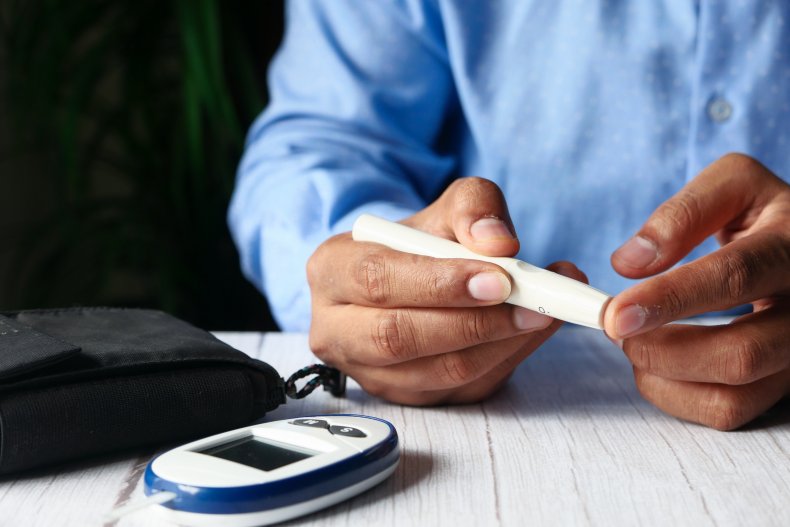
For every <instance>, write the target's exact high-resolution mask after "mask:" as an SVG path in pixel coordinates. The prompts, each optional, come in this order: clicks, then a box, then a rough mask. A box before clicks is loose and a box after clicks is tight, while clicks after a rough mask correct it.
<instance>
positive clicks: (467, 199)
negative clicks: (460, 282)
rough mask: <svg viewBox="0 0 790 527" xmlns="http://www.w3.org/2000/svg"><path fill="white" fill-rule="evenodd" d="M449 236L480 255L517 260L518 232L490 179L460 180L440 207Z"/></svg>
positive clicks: (449, 189) (444, 195)
mask: <svg viewBox="0 0 790 527" xmlns="http://www.w3.org/2000/svg"><path fill="white" fill-rule="evenodd" d="M437 205H439V208H440V214H441V216H442V217H443V220H444V224H445V228H446V229H447V231H448V232H447V234H450V235H451V236H452V237H453V238H455V239H456V240H458V242H459V243H461V244H462V245H464V246H465V247H467V248H469V249H471V250H472V251H474V252H476V253H478V254H484V255H486V256H515V255H516V253H518V250H519V242H518V238H517V237H516V234H515V232H516V230H515V229H514V228H513V222H512V221H511V220H510V213H509V212H508V210H507V203H506V202H505V196H504V195H503V194H502V191H501V190H500V189H499V187H498V186H497V185H496V183H494V182H492V181H489V180H487V179H482V178H477V177H467V178H462V179H458V180H456V181H455V182H453V184H452V185H450V187H449V188H448V189H447V191H445V193H444V194H443V195H442V197H441V198H440V199H439V202H438V203H437Z"/></svg>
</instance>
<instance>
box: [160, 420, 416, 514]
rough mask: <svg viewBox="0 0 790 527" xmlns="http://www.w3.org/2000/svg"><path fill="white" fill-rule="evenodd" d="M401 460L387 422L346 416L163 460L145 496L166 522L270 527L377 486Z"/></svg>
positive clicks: (228, 440)
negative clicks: (263, 526) (155, 502)
mask: <svg viewBox="0 0 790 527" xmlns="http://www.w3.org/2000/svg"><path fill="white" fill-rule="evenodd" d="M399 456H400V450H399V447H398V435H397V432H396V431H395V428H394V427H393V426H392V424H390V423H389V422H387V421H385V420H383V419H378V418H375V417H369V416H364V415H345V414H338V415H322V416H314V417H302V418H299V419H289V420H283V421H274V422H270V423H263V424H259V425H254V426H249V427H246V428H241V429H239V430H234V431H231V432H225V433H222V434H218V435H215V436H212V437H208V438H206V439H201V440H199V441H194V442H192V443H189V444H186V445H183V446H180V447H178V448H174V449H173V450H170V451H168V452H166V453H164V454H162V455H161V456H159V457H157V458H155V459H154V460H153V461H151V463H149V464H148V468H147V469H146V471H145V493H146V495H148V496H149V499H153V500H155V501H158V502H159V503H158V504H157V505H156V507H155V508H156V509H158V511H159V512H160V513H161V514H162V515H163V516H164V518H165V519H167V520H169V521H172V522H175V523H179V524H182V525H193V526H204V525H205V526H207V525H223V526H231V527H246V526H254V525H268V524H271V523H277V522H281V521H285V520H288V519H291V518H294V517H297V516H301V515H303V514H307V513H310V512H313V511H316V510H318V509H322V508H324V507H328V506H330V505H333V504H335V503H338V502H340V501H343V500H345V499H347V498H350V497H351V496H354V495H356V494H359V493H361V492H363V491H364V490H367V489H369V488H370V487H373V486H375V485H376V484H378V483H380V482H381V481H383V480H384V479H386V478H387V477H388V476H389V475H390V474H392V472H393V471H394V470H395V467H396V466H397V464H398V459H399ZM157 498H159V499H157Z"/></svg>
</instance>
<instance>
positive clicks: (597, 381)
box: [0, 327, 790, 527]
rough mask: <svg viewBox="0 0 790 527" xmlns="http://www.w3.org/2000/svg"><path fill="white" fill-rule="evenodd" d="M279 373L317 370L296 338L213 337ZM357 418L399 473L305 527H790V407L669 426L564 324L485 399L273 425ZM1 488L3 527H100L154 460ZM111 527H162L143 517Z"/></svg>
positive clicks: (288, 411) (622, 367)
mask: <svg viewBox="0 0 790 527" xmlns="http://www.w3.org/2000/svg"><path fill="white" fill-rule="evenodd" d="M219 336H220V338H222V339H224V340H226V341H227V342H229V343H231V344H232V345H234V346H236V347H237V348H239V349H241V350H243V351H246V352H247V353H249V354H251V355H253V356H256V357H259V358H263V359H265V360H266V361H267V362H269V363H270V364H272V365H273V366H275V367H276V368H277V369H278V371H279V372H280V373H281V374H282V375H284V376H287V375H290V373H292V372H293V371H295V370H297V369H298V368H299V367H301V366H303V365H306V364H309V363H311V362H312V361H314V359H313V358H312V355H311V354H310V352H309V350H308V348H307V338H306V337H305V336H304V335H287V334H266V335H258V334H231V333H225V334H220V335H219ZM342 412H352V413H363V414H370V415H375V416H380V417H383V418H385V419H388V420H389V421H391V422H392V423H393V424H394V425H395V427H396V428H397V429H398V431H399V434H400V437H401V446H402V455H401V463H400V466H399V467H398V469H397V471H396V472H395V474H394V475H393V476H392V477H391V478H390V479H389V480H387V481H385V482H384V483H383V484H381V485H380V486H378V487H376V488H375V489H373V490H371V491H369V492H368V493H366V494H363V495H361V496H358V497H356V498H354V499H352V500H350V501H348V502H345V503H342V504H340V505H337V506H335V507H333V508H330V509H327V510H325V511H322V512H319V513H316V514H314V515H312V516H308V517H306V518H303V519H301V520H297V521H295V522H293V523H294V524H299V525H321V526H326V525H349V526H359V525H369V524H375V525H376V527H384V526H389V525H392V526H395V525H397V526H409V525H452V526H455V527H457V526H462V525H476V526H489V525H519V526H521V525H606V526H609V525H693V526H706V525H711V526H725V525H776V526H788V525H790V404H789V403H787V402H785V403H782V404H781V405H780V406H779V407H777V408H775V409H774V410H772V412H770V413H769V414H768V415H766V416H764V417H763V418H761V419H760V420H758V422H756V423H754V424H753V425H751V426H749V427H748V428H747V429H745V430H741V431H737V432H729V433H725V432H717V431H714V430H709V429H706V428H703V427H701V426H696V425H693V424H689V423H684V422H681V421H677V420H675V419H673V418H671V417H668V416H665V415H663V414H662V413H661V412H659V411H658V410H655V409H654V408H653V407H651V406H650V405H649V404H647V403H646V402H644V401H643V400H642V399H641V398H640V396H639V394H638V393H637V392H636V390H635V388H634V383H633V380H632V377H631V369H630V367H629V365H628V363H627V361H626V360H625V359H624V357H623V356H622V353H621V352H620V351H619V350H618V349H616V348H615V347H614V346H613V345H612V344H611V343H610V342H609V341H608V340H606V338H605V337H604V336H603V335H602V334H601V333H599V332H595V331H593V330H587V329H583V328H578V327H566V328H564V329H562V330H561V331H560V333H559V334H558V335H556V336H555V337H554V338H553V339H552V340H551V341H550V342H549V343H548V344H547V345H545V346H544V347H543V348H541V349H540V350H539V351H538V352H537V353H536V354H535V355H533V356H532V357H531V358H530V359H529V360H527V361H526V362H525V363H524V364H522V365H521V367H520V368H519V369H518V370H517V372H516V374H515V375H514V377H513V378H512V379H511V381H510V383H509V384H508V386H507V387H506V388H505V389H504V390H503V391H501V392H500V393H499V394H498V395H496V396H494V397H493V398H492V399H490V400H488V401H487V402H485V403H484V404H476V405H469V406H460V407H459V406H456V407H443V408H409V407H402V406H397V405H392V404H388V403H385V402H382V401H379V400H376V399H373V398H371V397H369V396H368V395H366V394H365V393H363V392H362V391H361V390H360V389H359V388H358V386H357V385H356V384H354V383H353V382H350V383H349V389H348V394H347V396H346V397H345V398H342V399H335V398H333V397H332V396H331V395H329V394H328V393H326V392H323V391H320V390H319V391H317V392H315V393H314V394H313V395H311V396H310V397H308V398H307V399H305V400H302V401H290V402H289V403H288V404H287V405H285V406H283V407H281V408H279V409H277V410H276V411H274V412H272V413H270V414H269V417H270V418H271V419H284V418H291V417H296V416H299V415H303V414H315V413H342ZM153 454H154V452H152V451H150V452H144V453H142V454H139V453H138V454H137V455H135V456H117V457H114V458H109V459H108V458H103V459H101V460H95V461H92V462H86V463H80V464H77V465H70V466H68V467H67V468H65V469H59V470H57V471H52V472H49V473H43V474H37V475H35V476H26V477H20V478H18V479H4V480H0V525H3V526H14V527H16V526H46V527H55V526H75V527H77V526H79V527H90V526H98V525H102V515H103V514H104V513H105V512H107V511H108V510H110V509H112V508H113V507H115V506H118V505H122V504H125V503H128V502H130V501H134V500H138V499H140V498H141V497H142V482H141V476H142V472H143V470H144V468H145V464H146V463H147V462H148V460H149V458H150V457H151V455H153ZM117 525H118V527H133V526H148V525H161V524H160V523H159V522H158V521H157V520H156V518H155V516H153V515H152V514H151V513H150V512H148V511H143V512H139V513H136V514H134V515H131V516H127V517H126V518H123V519H122V520H120V521H119V522H117Z"/></svg>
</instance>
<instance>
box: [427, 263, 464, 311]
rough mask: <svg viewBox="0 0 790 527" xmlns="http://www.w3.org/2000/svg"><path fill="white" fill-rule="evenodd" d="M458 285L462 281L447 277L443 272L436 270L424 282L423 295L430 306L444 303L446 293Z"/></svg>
mask: <svg viewBox="0 0 790 527" xmlns="http://www.w3.org/2000/svg"><path fill="white" fill-rule="evenodd" d="M458 283H462V281H459V280H456V279H454V278H453V277H451V276H448V274H447V273H446V272H444V271H443V270H437V271H435V272H432V273H431V274H430V275H428V277H427V279H426V280H425V284H426V286H425V289H426V290H425V294H426V295H427V297H428V298H429V299H430V301H431V303H432V304H440V303H442V302H444V301H445V299H446V298H447V296H448V292H449V291H450V290H451V289H452V288H453V287H454V286H455V285H456V284H458Z"/></svg>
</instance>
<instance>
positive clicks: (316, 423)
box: [291, 419, 329, 430]
mask: <svg viewBox="0 0 790 527" xmlns="http://www.w3.org/2000/svg"><path fill="white" fill-rule="evenodd" d="M291 424H292V425H299V426H311V427H313V428H323V429H324V430H326V429H327V428H329V423H327V422H326V421H324V420H323V419H294V420H293V421H292V422H291Z"/></svg>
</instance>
